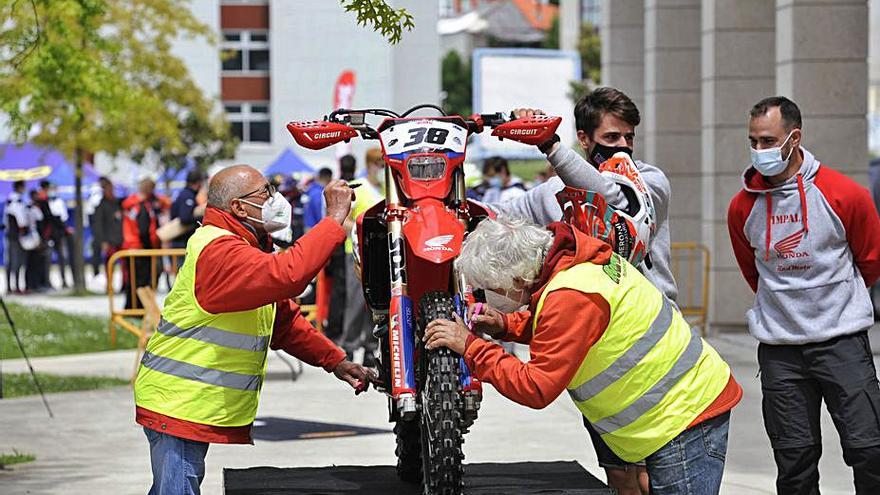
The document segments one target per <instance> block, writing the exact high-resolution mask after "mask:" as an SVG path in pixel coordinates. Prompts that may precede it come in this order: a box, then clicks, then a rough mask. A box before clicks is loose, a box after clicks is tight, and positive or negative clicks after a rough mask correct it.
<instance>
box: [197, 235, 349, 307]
mask: <svg viewBox="0 0 880 495" xmlns="http://www.w3.org/2000/svg"><path fill="white" fill-rule="evenodd" d="M343 240H345V231H344V230H342V227H340V226H339V224H337V223H336V222H334V221H333V220H330V219H326V218H325V219H324V220H321V221H320V222H318V224H317V225H315V228H313V229H312V230H310V231H309V232H308V233H306V234H305V235H304V236H302V237H300V238H299V240H298V241H296V243H295V244H294V245H293V246H291V247H290V249H288V250H286V251H284V252H282V253H279V254H270V253H266V252H263V251H261V250H259V249H257V248H255V247H253V246H251V245H250V244H248V243H247V242H246V241H245V240H244V239H242V238H240V237H238V236H232V235H229V236H223V237H219V238H217V239H215V240H213V241H211V243H210V244H208V245H207V246H205V249H204V250H202V253H201V254H200V255H199V260H198V262H197V263H196V288H195V293H196V299H197V300H198V302H199V305H200V306H201V307H202V308H203V309H204V310H205V311H207V312H209V313H228V312H231V311H248V310H251V309H255V308H259V307H260V306H265V305H267V304H271V303H273V302H276V301H282V300H284V299H290V298H292V297H296V296H298V295H299V294H301V293H302V291H303V290H305V288H306V286H307V285H308V284H309V282H311V281H312V279H313V278H315V275H317V273H318V272H319V271H320V270H321V268H323V267H324V265H326V264H327V261H328V260H329V259H330V255H331V254H332V253H333V250H334V249H336V247H337V246H338V245H339V244H341V243H342V241H343Z"/></svg>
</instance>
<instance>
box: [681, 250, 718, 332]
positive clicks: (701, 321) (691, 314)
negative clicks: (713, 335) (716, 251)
mask: <svg viewBox="0 0 880 495" xmlns="http://www.w3.org/2000/svg"><path fill="white" fill-rule="evenodd" d="M671 252H672V253H671V254H672V267H671V268H672V275H673V276H675V281H676V282H678V306H679V309H681V314H682V315H684V317H685V319H686V320H688V322H690V324H691V325H692V326H695V327H699V328H700V334H701V335H703V336H705V335H706V333H707V332H708V315H709V266H710V262H711V259H710V253H709V248H707V247H706V246H704V245H703V244H700V243H698V242H673V243H672V245H671Z"/></svg>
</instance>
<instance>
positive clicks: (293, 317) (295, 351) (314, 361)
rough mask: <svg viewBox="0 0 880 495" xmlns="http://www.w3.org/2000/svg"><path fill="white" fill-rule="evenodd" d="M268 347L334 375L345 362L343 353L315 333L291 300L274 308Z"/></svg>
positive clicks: (322, 335)
mask: <svg viewBox="0 0 880 495" xmlns="http://www.w3.org/2000/svg"><path fill="white" fill-rule="evenodd" d="M269 347H271V348H272V349H281V350H283V351H284V352H286V353H288V354H290V355H291V356H293V357H295V358H297V359H299V360H301V361H303V362H305V363H307V364H310V365H312V366H318V367H321V368H324V369H325V370H327V371H333V370H334V369H335V368H336V365H338V364H339V363H340V362H342V361H343V360H344V359H345V352H344V351H343V350H342V349H340V348H339V347H336V344H334V343H333V342H331V341H330V339H328V338H327V337H325V336H324V334H322V333H321V332H319V331H318V330H316V329H315V327H313V326H312V324H311V323H309V320H307V319H306V318H305V317H304V316H303V315H302V313H300V310H299V306H297V305H296V304H294V303H293V301H291V300H290V299H288V300H286V301H281V302H279V303H278V304H277V306H276V308H275V327H274V329H273V331H272V343H271V344H270V346H269Z"/></svg>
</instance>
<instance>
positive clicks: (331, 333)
mask: <svg viewBox="0 0 880 495" xmlns="http://www.w3.org/2000/svg"><path fill="white" fill-rule="evenodd" d="M356 168H357V160H356V159H355V157H354V156H352V155H345V156H343V157H341V158H340V159H339V178H340V179H342V180H344V181H346V182H350V181H352V180H354V173H355V170H356ZM347 242H350V241H347ZM346 258H347V257H346V255H345V245H340V246H338V247H337V248H336V250H334V251H333V255H332V256H331V257H330V263H328V264H327V268H326V270H327V276H328V277H329V278H330V281H331V287H330V312H329V313H328V315H327V328H325V330H324V332H325V334H326V335H327V337H328V338H330V339H332V340H333V341H334V342H336V343H337V344H340V345H341V339H342V332H343V328H344V322H345V308H347V307H348V305H347V304H346V300H345V293H346V286H347V281H348V277H349V272H347V271H346V269H345V263H346Z"/></svg>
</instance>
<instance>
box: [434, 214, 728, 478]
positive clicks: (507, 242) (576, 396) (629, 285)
mask: <svg viewBox="0 0 880 495" xmlns="http://www.w3.org/2000/svg"><path fill="white" fill-rule="evenodd" d="M456 263H457V267H458V269H459V271H460V272H461V273H462V274H463V275H464V276H465V278H466V279H467V280H468V282H469V283H471V284H473V285H474V287H475V288H478V287H479V288H483V289H486V290H491V291H492V292H496V293H500V294H503V295H505V296H506V297H507V298H509V299H512V300H514V301H516V302H517V303H518V304H520V305H526V304H528V310H527V311H520V312H514V313H509V314H504V313H501V312H499V311H497V310H495V309H491V308H490V309H489V310H488V312H487V313H486V314H484V315H479V316H476V317H474V322H475V323H476V329H477V330H480V331H484V332H486V333H488V334H489V335H490V336H492V337H494V338H498V339H501V340H505V341H512V342H519V343H523V344H528V345H529V346H530V352H531V359H530V360H529V362H526V363H524V362H521V361H520V360H519V359H517V358H516V357H515V356H511V355H509V354H506V353H505V352H504V350H503V349H502V347H501V346H499V345H497V344H494V343H492V342H491V341H489V340H484V339H482V338H480V337H479V336H477V335H475V334H472V333H470V332H469V331H468V329H467V327H465V326H464V325H463V323H462V322H461V321H456V322H451V321H446V320H436V321H434V322H431V323H430V324H429V325H428V327H427V331H426V335H425V337H424V338H425V341H426V347H427V348H429V349H434V348H437V347H439V346H444V347H448V348H449V349H451V350H453V351H455V352H457V353H459V354H461V355H462V356H464V359H465V361H466V362H467V365H468V366H469V367H470V369H471V371H472V372H473V373H474V375H476V376H477V377H478V378H480V379H481V380H484V381H487V382H489V383H491V384H492V385H493V386H494V387H495V389H496V390H498V392H499V393H501V394H502V395H504V396H505V397H507V398H509V399H511V400H513V401H515V402H517V403H519V404H523V405H526V406H529V407H532V408H544V407H546V406H547V405H549V404H550V403H551V402H553V401H554V400H555V399H556V398H557V397H558V396H559V395H560V394H561V393H562V392H563V391H566V390H567V391H568V392H569V394H570V396H571V397H572V400H573V401H574V402H575V404H576V405H577V407H578V409H580V411H581V412H582V413H583V414H584V416H585V417H586V418H587V419H589V420H590V422H591V423H592V424H593V425H594V426H595V427H596V428H597V431H599V433H600V434H601V436H602V439H603V440H604V441H605V443H607V444H608V446H609V447H610V448H611V449H612V450H613V451H614V453H615V454H616V455H618V456H619V457H620V458H622V459H624V460H625V461H627V462H632V461H635V460H641V459H645V463H646V466H647V471H648V474H649V478H650V485H651V493H653V494H658V495H662V494H695V495H696V494H700V495H705V494H711V493H717V492H718V490H719V487H720V485H721V477H722V474H723V470H724V454H725V452H726V450H727V431H728V426H729V417H730V415H729V411H730V410H731V409H732V408H733V406H734V405H736V404H737V402H739V400H740V399H741V397H742V389H741V387H740V386H739V385H738V384H737V383H736V381H735V380H734V378H733V376H732V375H731V374H730V369H729V367H728V366H727V364H726V363H725V362H724V361H723V360H722V359H721V357H720V356H718V354H717V353H716V352H715V350H714V349H712V347H711V346H709V344H708V343H706V342H705V341H703V340H702V339H701V338H700V337H699V335H697V334H696V333H694V332H693V330H691V329H690V327H689V325H688V324H687V323H686V322H685V321H684V319H683V318H682V316H681V314H680V313H679V311H678V310H677V309H676V308H675V306H674V305H673V304H672V303H671V302H670V301H669V300H668V299H667V298H666V297H665V296H663V295H662V293H661V292H660V291H659V290H658V289H657V288H656V287H654V286H653V285H652V284H651V283H650V282H649V281H648V280H647V279H646V278H645V277H644V276H643V275H641V274H640V273H639V272H638V270H636V269H635V268H634V267H633V266H632V265H630V264H629V263H627V262H626V261H625V260H623V259H622V258H621V257H620V256H618V255H617V254H615V253H613V252H612V249H611V247H610V246H609V245H607V244H605V243H603V242H601V241H599V240H598V239H595V238H592V237H588V236H587V235H586V234H583V233H581V232H580V231H576V230H574V229H572V227H571V226H569V225H568V224H564V223H554V224H551V225H550V226H549V227H548V228H547V229H544V228H541V227H537V226H534V225H531V224H527V223H525V222H524V221H522V220H506V219H499V220H484V221H483V222H481V223H480V225H479V226H478V227H477V228H476V229H475V230H474V231H473V232H471V233H470V234H469V235H468V238H467V240H466V242H465V246H464V248H463V249H462V254H461V256H460V257H459V259H458V260H457V261H456Z"/></svg>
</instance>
